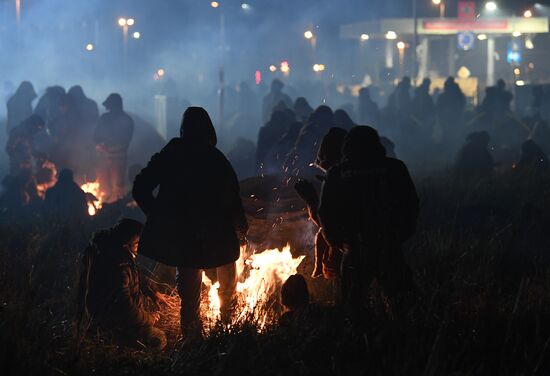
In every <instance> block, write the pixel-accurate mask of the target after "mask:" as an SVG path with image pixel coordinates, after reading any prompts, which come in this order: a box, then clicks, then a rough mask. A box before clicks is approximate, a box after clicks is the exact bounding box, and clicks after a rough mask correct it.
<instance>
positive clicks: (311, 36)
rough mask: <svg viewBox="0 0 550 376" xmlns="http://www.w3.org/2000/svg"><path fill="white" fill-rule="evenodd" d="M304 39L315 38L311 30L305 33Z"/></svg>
mask: <svg viewBox="0 0 550 376" xmlns="http://www.w3.org/2000/svg"><path fill="white" fill-rule="evenodd" d="M304 38H306V39H311V38H313V32H312V31H311V30H306V32H305V33H304Z"/></svg>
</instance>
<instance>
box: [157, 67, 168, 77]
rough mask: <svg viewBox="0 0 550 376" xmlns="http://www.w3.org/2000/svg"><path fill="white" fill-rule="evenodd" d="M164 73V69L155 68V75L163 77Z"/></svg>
mask: <svg viewBox="0 0 550 376" xmlns="http://www.w3.org/2000/svg"><path fill="white" fill-rule="evenodd" d="M165 74H166V71H165V70H164V69H162V68H159V69H157V75H158V76H159V77H163V76H164V75H165Z"/></svg>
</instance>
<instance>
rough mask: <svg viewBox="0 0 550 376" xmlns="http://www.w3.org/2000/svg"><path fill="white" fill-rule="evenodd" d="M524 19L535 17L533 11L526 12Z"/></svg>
mask: <svg viewBox="0 0 550 376" xmlns="http://www.w3.org/2000/svg"><path fill="white" fill-rule="evenodd" d="M523 17H525V18H531V17H533V12H532V11H531V9H527V10H526V11H525V12H523Z"/></svg>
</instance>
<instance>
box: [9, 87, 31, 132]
mask: <svg viewBox="0 0 550 376" xmlns="http://www.w3.org/2000/svg"><path fill="white" fill-rule="evenodd" d="M34 98H36V92H35V91H34V87H33V86H32V84H31V83H30V82H29V81H23V82H21V84H20V85H19V87H18V88H17V91H16V92H15V94H13V95H12V96H11V97H10V98H9V99H8V102H7V104H6V107H7V110H8V119H7V125H6V126H7V128H6V130H7V132H8V134H9V132H10V131H11V130H12V129H13V128H15V127H16V126H18V125H19V124H21V123H22V122H23V121H24V120H25V119H27V118H28V117H29V116H31V115H32V101H33V100H34Z"/></svg>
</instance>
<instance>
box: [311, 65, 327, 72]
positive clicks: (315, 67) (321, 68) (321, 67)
mask: <svg viewBox="0 0 550 376" xmlns="http://www.w3.org/2000/svg"><path fill="white" fill-rule="evenodd" d="M324 70H325V64H314V65H313V71H314V72H322V71H324Z"/></svg>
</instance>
